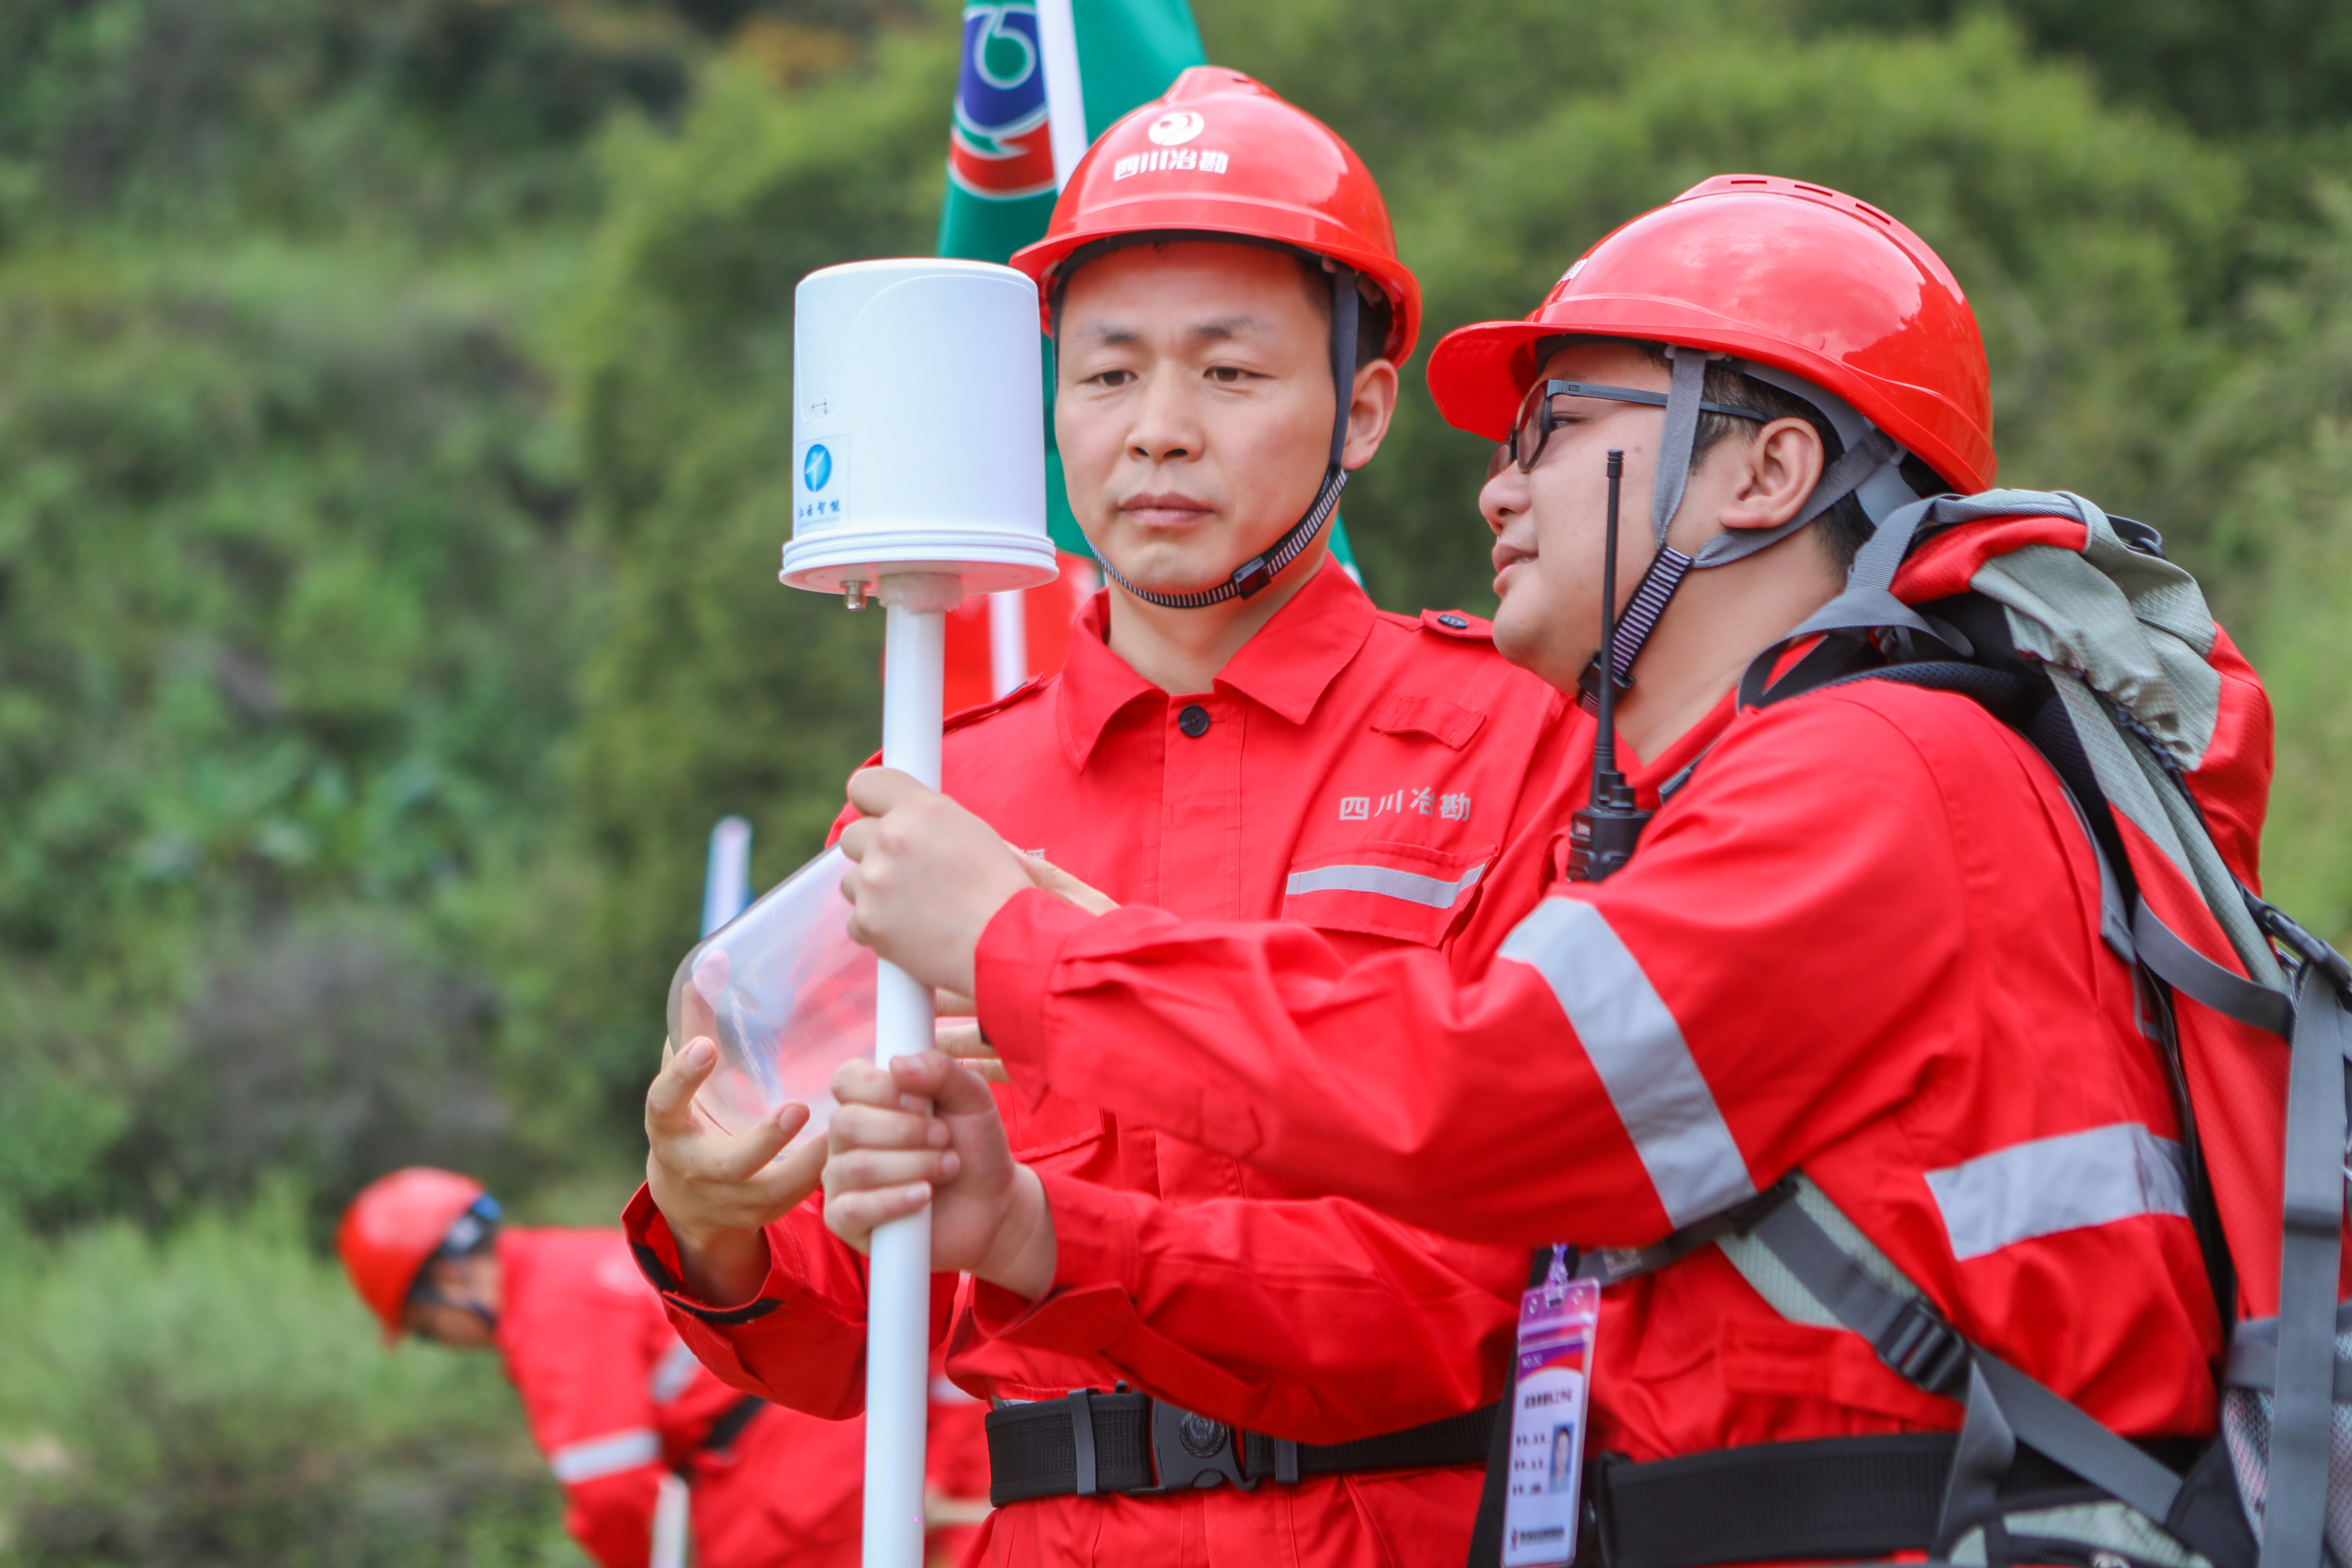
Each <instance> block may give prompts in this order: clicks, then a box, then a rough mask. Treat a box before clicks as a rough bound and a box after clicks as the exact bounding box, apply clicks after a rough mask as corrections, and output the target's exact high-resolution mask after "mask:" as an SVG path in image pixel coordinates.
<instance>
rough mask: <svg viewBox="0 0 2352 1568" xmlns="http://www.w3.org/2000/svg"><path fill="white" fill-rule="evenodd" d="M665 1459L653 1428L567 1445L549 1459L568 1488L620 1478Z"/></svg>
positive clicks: (550, 1466)
mask: <svg viewBox="0 0 2352 1568" xmlns="http://www.w3.org/2000/svg"><path fill="white" fill-rule="evenodd" d="M661 1457H662V1447H661V1435H660V1434H659V1433H657V1432H656V1431H655V1430H654V1429H653V1428H652V1427H650V1426H631V1427H628V1428H626V1429H625V1430H623V1431H619V1432H607V1433H605V1434H604V1436H602V1437H590V1438H588V1439H587V1440H585V1441H584V1442H579V1443H566V1444H564V1445H563V1447H561V1448H558V1449H556V1450H555V1452H553V1453H552V1454H550V1455H549V1456H548V1457H547V1468H549V1469H551V1470H553V1471H554V1472H555V1479H557V1480H559V1481H562V1483H563V1484H564V1485H565V1486H567V1487H576V1486H578V1485H579V1484H580V1483H581V1482H583V1481H593V1480H598V1479H603V1478H604V1477H605V1476H617V1475H619V1474H620V1473H621V1472H622V1471H623V1470H634V1469H635V1468H637V1467H638V1466H639V1465H650V1464H652V1463H654V1462H655V1461H656V1460H657V1459H659V1458H661Z"/></svg>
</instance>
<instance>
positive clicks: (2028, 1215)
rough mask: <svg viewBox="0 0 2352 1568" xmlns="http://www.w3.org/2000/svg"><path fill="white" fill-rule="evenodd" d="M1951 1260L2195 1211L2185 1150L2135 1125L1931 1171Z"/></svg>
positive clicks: (2018, 1147) (2042, 1141) (2016, 1147)
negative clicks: (2145, 1217)
mask: <svg viewBox="0 0 2352 1568" xmlns="http://www.w3.org/2000/svg"><path fill="white" fill-rule="evenodd" d="M1927 1190H1928V1191H1929V1192H1931V1193H1933V1194H1935V1195H1936V1206H1937V1208H1939V1209H1941V1210H1942V1211H1943V1214H1944V1231H1945V1234H1946V1235H1948V1237H1951V1242H1952V1256H1953V1257H1955V1258H1962V1259H1966V1258H1982V1257H1983V1256H1984V1255H1985V1254H1987V1253H1989V1252H1998V1251H2000V1249H2001V1248H2002V1247H2007V1246H2010V1245H2011V1243H2013V1242H2020V1241H2031V1240H2032V1239H2033V1238H2034V1237H2037V1236H2055V1235H2057V1234H2058V1233H2059V1232H2060V1231H2062V1230H2081V1229H2083V1228H2084V1227H2085V1226H2095V1225H2112V1224H2114V1223H2115V1222H2116V1220H2119V1219H2133V1218H2137V1216H2139V1215H2179V1216H2181V1217H2182V1218H2186V1217H2188V1214H2189V1184H2188V1179H2187V1175H2186V1170H2185V1167H2184V1165H2183V1163H2182V1160H2181V1154H2180V1145H2179V1144H2178V1143H2175V1142H2172V1140H2170V1139H2169V1138H2158V1136H2157V1135H2156V1134H2155V1133H2153V1132H2150V1131H2148V1130H2147V1128H2145V1127H2142V1126H2141V1125H2139V1123H2137V1122H2136V1121H2118V1122H2116V1124H2115V1125H2113V1126H2111V1127H2094V1128H2092V1129H2091V1130H2090V1131H2087V1132H2069V1133H2066V1134H2064V1135H2063V1136H2061V1137H2057V1138H2037V1139H2035V1140H2034V1141H2033V1142H2031V1143H2018V1144H2013V1145H2011V1147H2009V1148H2007V1149H1998V1150H1995V1151H1994V1152H1991V1153H1990V1154H1983V1155H1979V1157H1977V1158H1976V1159H1973V1160H1970V1161H1968V1162H1966V1163H1962V1164H1958V1165H1952V1166H1949V1167H1947V1168H1946V1169H1944V1170H1940V1171H1930V1172H1928V1173H1927Z"/></svg>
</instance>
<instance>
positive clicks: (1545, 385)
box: [1486, 381, 1772, 479]
mask: <svg viewBox="0 0 2352 1568" xmlns="http://www.w3.org/2000/svg"><path fill="white" fill-rule="evenodd" d="M1555 397H1598V398H1601V399H1602V400H1604V401H1606V402H1610V403H1645V404H1648V405H1650V406H1651V407H1653V408H1664V406H1665V405H1666V395H1665V394H1664V393H1663V392H1643V391H1642V390H1641V389H1640V388H1638V387H1632V386H1602V385H1601V384H1599V383H1597V382H1590V381H1539V382H1538V383H1536V384H1534V385H1533V386H1531V387H1529V388H1528V395H1527V396H1526V398H1525V399H1524V400H1522V401H1521V402H1520V404H1519V416H1518V417H1517V419H1514V420H1513V421H1512V422H1511V434H1510V437H1509V438H1508V439H1507V440H1506V441H1504V443H1503V444H1502V446H1500V447H1497V448H1496V452H1495V456H1494V457H1493V458H1490V459H1488V461H1487V464H1486V477H1487V478H1488V479H1493V478H1494V477H1495V476H1496V474H1499V473H1501V472H1502V471H1503V465H1504V464H1505V463H1506V462H1511V463H1517V465H1518V468H1519V472H1521V473H1523V474H1524V473H1526V472H1527V471H1528V469H1530V468H1534V467H1535V466H1536V459H1537V458H1540V457H1542V456H1543V449H1544V443H1545V442H1547V441H1549V440H1550V439H1551V433H1552V431H1553V429H1554V428H1555V427H1556V426H1557V425H1558V421H1557V420H1555V419H1554V418H1553V417H1552V412H1551V400H1552V399H1553V398H1555ZM1698 406H1699V412H1700V413H1702V414H1726V415H1729V416H1731V417H1732V418H1734V419H1753V420H1754V421H1756V423H1758V424H1759V425H1763V424H1768V423H1769V422H1770V420H1771V418H1772V416H1770V415H1769V414H1759V413H1758V412H1757V411H1756V410H1755V409H1753V408H1734V407H1733V406H1732V405H1730V404H1728V403H1702V404H1700V405H1698Z"/></svg>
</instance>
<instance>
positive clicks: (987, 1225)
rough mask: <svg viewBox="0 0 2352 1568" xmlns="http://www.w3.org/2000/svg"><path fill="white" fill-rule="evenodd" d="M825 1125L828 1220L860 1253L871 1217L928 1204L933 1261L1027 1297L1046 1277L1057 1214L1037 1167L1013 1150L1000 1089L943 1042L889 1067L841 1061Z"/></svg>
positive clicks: (883, 1220)
mask: <svg viewBox="0 0 2352 1568" xmlns="http://www.w3.org/2000/svg"><path fill="white" fill-rule="evenodd" d="M833 1097H834V1099H835V1100H836V1101H838V1102H839V1105H840V1109H838V1110H835V1112H834V1113H833V1120H832V1121H829V1122H828V1123H826V1126H825V1143H826V1145H827V1148H828V1151H829V1152H828V1154H827V1156H826V1159H825V1163H824V1223H825V1225H826V1226H827V1227H829V1228H830V1229H831V1230H832V1231H833V1233H834V1234H835V1236H838V1237H841V1238H842V1239H843V1240H844V1241H845V1242H847V1243H849V1245H850V1246H852V1247H856V1249H857V1250H858V1251H860V1252H864V1251H866V1249H867V1247H869V1246H870V1245H871V1241H872V1237H873V1234H874V1230H875V1227H876V1226H880V1225H885V1224H887V1223H888V1222H889V1221H891V1220H894V1219H903V1218H905V1217H906V1216H907V1215H911V1214H916V1213H919V1211H920V1210H921V1209H922V1207H923V1205H926V1204H929V1205H931V1268H933V1269H934V1270H935V1271H939V1272H948V1271H958V1272H963V1273H970V1274H973V1275H977V1276H978V1277H979V1278H981V1279H985V1280H988V1281H989V1282H990V1283H991V1284H994V1285H1000V1286H1003V1288H1004V1289H1008V1290H1011V1291H1013V1292H1014V1293H1015V1294H1016V1295H1019V1296H1022V1297H1024V1298H1025V1299H1026V1300H1032V1301H1034V1300H1036V1299H1037V1298H1038V1297H1040V1296H1043V1295H1044V1294H1045V1292H1046V1291H1047V1290H1048V1289H1051V1288H1052V1286H1053V1283H1054V1263H1055V1244H1054V1218H1053V1215H1052V1214H1051V1212H1049V1210H1048V1209H1047V1207H1046V1204H1045V1184H1043V1183H1041V1182H1040V1181H1038V1179H1037V1173H1035V1172H1034V1171H1032V1170H1031V1169H1029V1167H1028V1166H1026V1165H1024V1164H1021V1163H1019V1162H1017V1161H1015V1160H1014V1159H1013V1152H1012V1147H1011V1145H1010V1144H1009V1143H1008V1142H1006V1139H1005V1135H1004V1122H1003V1118H1002V1117H1000V1116H999V1115H998V1114H997V1110H996V1097H995V1096H994V1095H993V1094H992V1093H990V1092H989V1088H988V1085H987V1084H986V1083H984V1082H983V1081H982V1079H981V1077H980V1075H979V1074H978V1073H976V1072H974V1071H973V1070H972V1069H971V1068H968V1067H965V1066H963V1065H962V1064H961V1063H959V1062H956V1061H953V1060H951V1059H950V1058H948V1057H947V1056H946V1055H945V1054H943V1053H941V1052H939V1051H925V1052H924V1053H922V1054H921V1055H920V1056H914V1057H900V1058H897V1059H896V1060H894V1061H893V1062H891V1064H890V1066H889V1068H887V1070H886V1069H884V1068H878V1067H877V1066H875V1065H874V1064H873V1063H872V1062H866V1061H850V1062H844V1063H843V1064H842V1065H841V1067H840V1068H838V1069H837V1070H836V1071H835V1073H834V1075H833Z"/></svg>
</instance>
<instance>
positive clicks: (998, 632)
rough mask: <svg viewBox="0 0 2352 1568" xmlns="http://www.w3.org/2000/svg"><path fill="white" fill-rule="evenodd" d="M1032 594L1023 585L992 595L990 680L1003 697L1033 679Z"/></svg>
mask: <svg viewBox="0 0 2352 1568" xmlns="http://www.w3.org/2000/svg"><path fill="white" fill-rule="evenodd" d="M1028 598H1029V595H1028V593H1027V591H1026V590H1024V589H1021V588H1011V589H1007V590H1006V591H1005V592H1003V593H1002V594H991V595H989V596H988V684H989V692H988V694H989V695H990V696H991V697H1002V696H1003V695H1004V694H1005V693H1006V692H1008V691H1010V690H1012V689H1013V688H1014V687H1016V686H1018V685H1020V684H1021V683H1022V682H1023V681H1024V680H1026V679H1029V605H1028Z"/></svg>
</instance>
